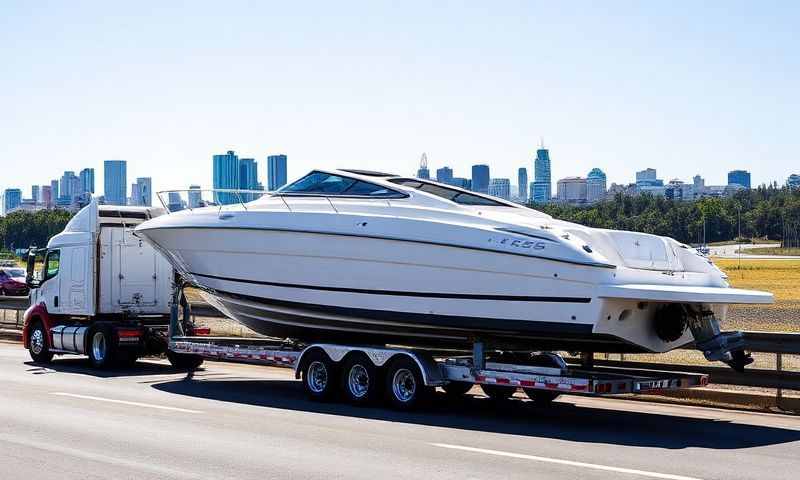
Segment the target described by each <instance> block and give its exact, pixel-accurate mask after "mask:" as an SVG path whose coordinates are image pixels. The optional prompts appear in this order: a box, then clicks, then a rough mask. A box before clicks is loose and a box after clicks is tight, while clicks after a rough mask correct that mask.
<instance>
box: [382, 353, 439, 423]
mask: <svg viewBox="0 0 800 480" xmlns="http://www.w3.org/2000/svg"><path fill="white" fill-rule="evenodd" d="M432 393H433V388H431V387H428V386H426V385H425V380H424V379H423V378H422V372H421V371H420V369H419V366H418V365H417V363H416V362H415V361H413V360H412V359H410V358H409V357H407V356H405V355H401V356H398V357H397V358H395V359H394V360H392V361H391V363H390V364H389V366H388V367H387V369H386V398H387V399H388V400H389V405H390V406H391V407H392V408H394V409H396V410H404V411H408V410H414V409H416V408H419V407H420V406H422V405H424V404H425V403H427V401H428V400H429V399H430V398H431V396H432Z"/></svg>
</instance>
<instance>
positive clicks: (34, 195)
mask: <svg viewBox="0 0 800 480" xmlns="http://www.w3.org/2000/svg"><path fill="white" fill-rule="evenodd" d="M39 192H40V190H39V185H33V186H31V200H33V204H34V205H37V204H39V203H42V198H41V196H40V194H39Z"/></svg>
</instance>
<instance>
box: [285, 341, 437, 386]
mask: <svg viewBox="0 0 800 480" xmlns="http://www.w3.org/2000/svg"><path fill="white" fill-rule="evenodd" d="M314 349H318V350H322V351H323V352H325V354H326V355H328V357H329V358H330V359H331V360H332V361H333V362H335V363H339V362H341V361H342V360H343V359H344V357H345V356H347V355H348V354H349V353H352V352H360V353H363V354H364V355H366V356H367V357H368V358H369V359H370V361H372V363H374V364H375V366H377V367H382V366H384V365H386V364H387V363H389V361H390V360H392V359H393V358H395V357H396V356H398V355H402V356H406V357H408V358H410V359H411V360H412V361H414V362H415V363H416V364H417V366H418V367H419V369H420V371H421V372H422V379H423V381H424V382H425V385H427V386H431V387H436V386H440V385H444V384H445V383H447V381H446V380H445V378H444V375H443V374H442V371H441V369H440V368H439V365H438V364H437V363H436V361H435V360H434V359H433V357H431V356H430V355H427V354H425V353H424V352H418V351H414V350H406V349H402V348H380V347H352V346H346V345H332V344H314V345H309V346H308V347H306V348H305V349H303V351H302V352H301V353H300V357H299V358H298V359H297V362H296V363H295V367H294V376H295V378H300V372H302V370H303V365H304V358H305V356H306V353H307V352H309V351H311V350H314Z"/></svg>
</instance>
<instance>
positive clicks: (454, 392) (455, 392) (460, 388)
mask: <svg viewBox="0 0 800 480" xmlns="http://www.w3.org/2000/svg"><path fill="white" fill-rule="evenodd" d="M473 386H474V385H473V384H472V383H469V382H450V383H448V384H445V385H443V386H442V390H444V393H445V394H447V396H448V397H451V398H453V397H460V396H462V395H466V393H467V392H469V391H470V390H472V387H473Z"/></svg>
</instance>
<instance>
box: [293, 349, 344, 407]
mask: <svg viewBox="0 0 800 480" xmlns="http://www.w3.org/2000/svg"><path fill="white" fill-rule="evenodd" d="M301 374H302V379H303V390H305V392H306V395H308V398H310V399H311V400H315V401H318V402H325V401H329V400H332V399H333V397H334V396H335V395H336V387H337V381H336V380H337V379H338V378H339V377H338V371H337V365H336V364H335V363H333V361H332V360H331V359H330V357H329V356H328V355H327V354H326V353H325V352H323V351H322V350H317V349H314V350H311V351H310V352H308V353H307V354H306V355H305V357H304V358H303V367H302V370H301Z"/></svg>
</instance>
